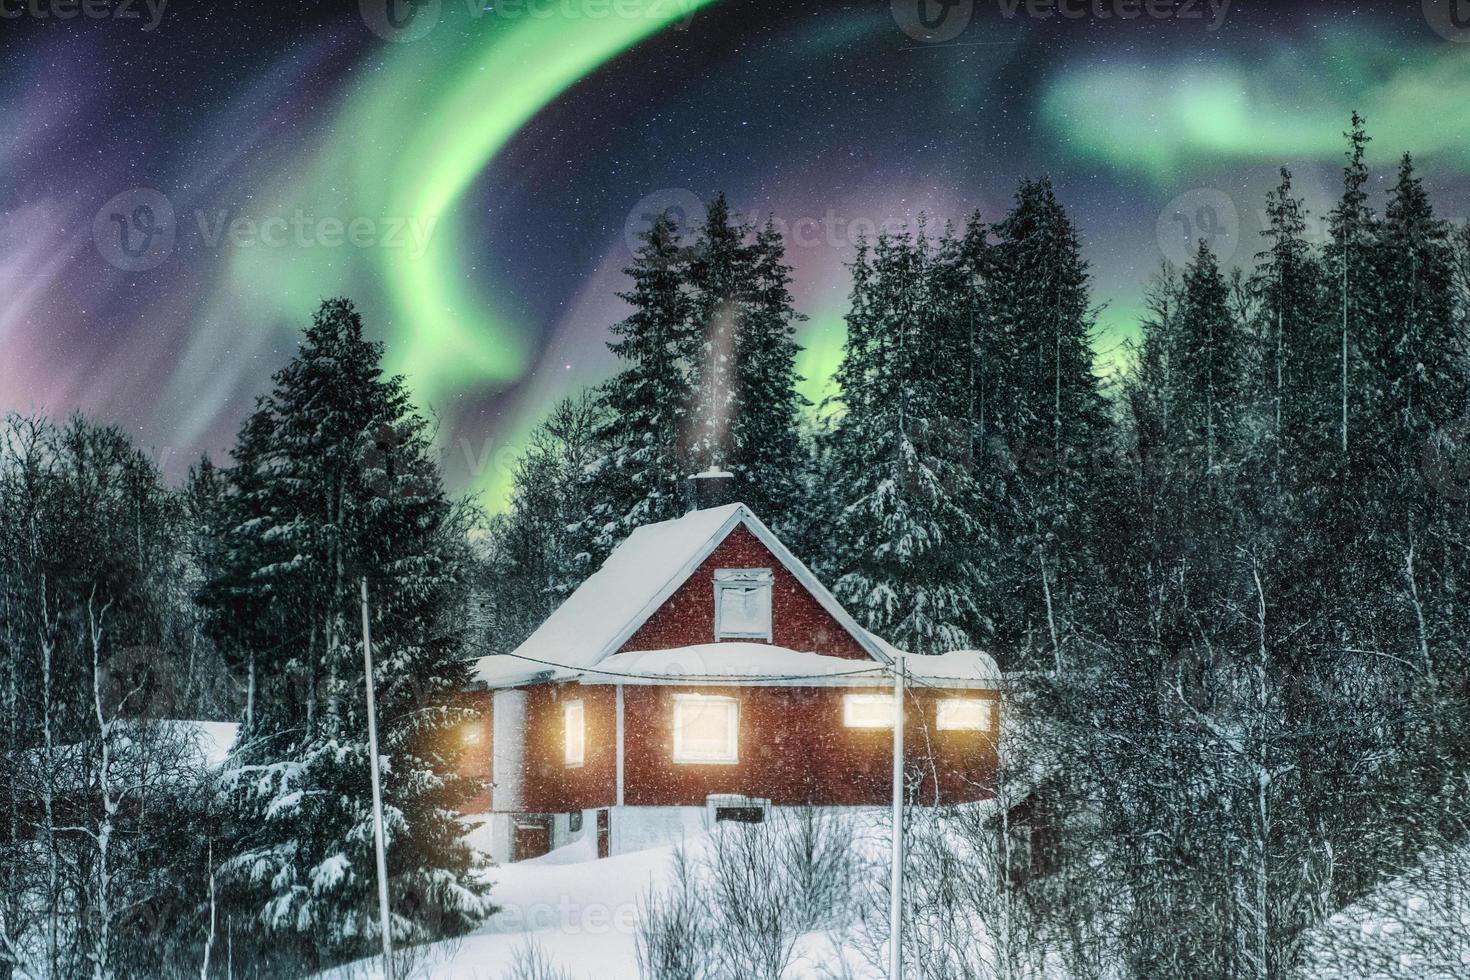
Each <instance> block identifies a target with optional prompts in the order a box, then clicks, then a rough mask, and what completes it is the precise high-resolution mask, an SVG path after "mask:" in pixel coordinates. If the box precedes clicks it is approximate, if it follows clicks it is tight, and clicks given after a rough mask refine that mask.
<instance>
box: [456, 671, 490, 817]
mask: <svg viewBox="0 0 1470 980" xmlns="http://www.w3.org/2000/svg"><path fill="white" fill-rule="evenodd" d="M492 696H493V695H492V693H491V692H490V691H467V692H465V695H464V697H465V700H466V701H467V702H468V706H469V707H471V708H473V709H474V710H475V711H476V712H478V714H477V717H476V718H475V720H474V721H471V722H467V723H466V724H465V725H464V726H463V727H462V728H461V729H460V739H461V742H462V744H461V746H460V754H459V761H458V763H457V764H456V766H455V771H456V772H458V773H459V774H460V775H461V776H468V777H469V778H471V779H476V780H480V781H482V783H483V785H482V788H481V789H480V791H479V792H478V793H476V794H475V795H474V796H473V797H472V798H471V799H469V800H468V801H466V802H465V803H464V804H463V805H462V806H461V809H462V811H463V812H465V813H486V812H488V811H489V809H490V753H491V740H492V734H491V719H492V714H491V710H490V706H491V698H492Z"/></svg>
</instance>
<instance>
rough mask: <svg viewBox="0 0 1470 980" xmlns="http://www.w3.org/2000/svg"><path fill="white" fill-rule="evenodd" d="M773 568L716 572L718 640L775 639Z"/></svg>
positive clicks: (716, 634) (726, 569)
mask: <svg viewBox="0 0 1470 980" xmlns="http://www.w3.org/2000/svg"><path fill="white" fill-rule="evenodd" d="M773 581H774V576H772V575H771V570H770V569H769V568H721V569H719V570H718V571H716V572H715V639H717V640H733V639H750V640H769V639H770V638H771V583H772V582H773Z"/></svg>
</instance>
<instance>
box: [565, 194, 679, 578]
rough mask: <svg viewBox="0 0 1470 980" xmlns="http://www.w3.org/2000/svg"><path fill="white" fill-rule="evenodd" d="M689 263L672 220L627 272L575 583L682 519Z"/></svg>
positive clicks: (662, 223)
mask: <svg viewBox="0 0 1470 980" xmlns="http://www.w3.org/2000/svg"><path fill="white" fill-rule="evenodd" d="M688 260H689V256H688V254H687V252H686V250H685V249H684V247H683V244H682V242H681V241H680V237H679V232H678V228H677V227H676V226H675V224H674V222H673V219H672V218H670V217H669V216H668V215H667V214H662V215H659V216H658V217H657V218H655V219H654V222H653V226H652V227H651V228H649V230H648V231H647V232H645V233H644V236H643V245H642V247H641V248H640V249H639V250H638V254H637V255H636V256H635V257H634V260H633V264H632V265H631V266H629V267H628V268H627V269H626V270H624V271H625V272H626V274H627V275H628V276H629V278H631V279H632V286H631V287H630V288H629V289H628V290H627V291H626V292H622V293H619V294H618V296H619V298H621V299H622V300H623V301H624V302H626V303H627V304H628V305H629V306H631V307H632V308H633V311H632V312H631V313H630V314H629V315H628V316H627V317H626V318H625V319H623V320H622V321H621V322H619V323H617V324H615V325H614V326H613V328H612V332H613V334H614V336H615V337H616V338H617V339H616V340H614V341H612V342H611V343H609V344H608V348H609V349H610V350H611V351H612V352H613V353H614V354H615V355H617V357H618V359H619V361H620V362H621V363H622V365H623V367H622V369H621V370H620V371H619V372H618V373H617V374H616V375H615V376H614V377H613V378H611V379H610V380H609V381H608V382H607V383H606V384H605V385H604V386H603V388H602V395H601V396H602V402H603V405H604V407H605V410H606V414H605V419H606V422H605V425H604V426H603V428H602V429H601V431H600V432H599V434H598V441H599V443H600V444H601V445H602V446H603V452H602V455H601V457H600V458H599V459H598V461H597V462H596V463H595V464H594V465H593V466H592V467H591V468H589V473H588V476H587V479H588V480H589V481H590V485H589V487H588V489H587V492H586V499H588V500H591V501H593V503H592V505H591V510H590V516H588V517H587V518H585V519H583V520H582V521H580V522H579V524H578V527H577V529H576V531H575V532H574V537H575V540H576V541H577V542H578V543H579V547H578V548H577V551H576V552H575V553H576V554H577V556H578V565H577V569H578V571H579V572H580V577H579V580H580V578H585V577H586V576H587V575H590V574H591V573H592V572H593V571H595V570H596V569H597V567H598V566H599V565H600V564H601V562H602V559H604V558H606V557H607V555H608V554H609V553H610V552H611V551H612V549H613V548H614V547H616V546H617V545H618V544H619V543H620V542H621V541H622V540H623V538H625V537H627V535H628V534H629V532H631V531H632V530H633V529H634V528H637V527H639V526H641V525H643V524H650V523H654V522H656V521H662V520H668V519H670V518H673V517H677V516H679V514H680V513H681V512H682V495H681V493H680V481H681V480H682V479H683V478H684V477H685V476H687V475H688V473H689V469H688V460H689V455H688V452H687V438H686V433H687V420H688V418H689V406H690V392H691V387H690V380H689V364H688V353H689V351H690V349H691V346H692V340H693V334H692V331H691V329H690V317H691V310H690V299H689V296H688V294H687V292H686V290H685V286H684V283H685V279H686V277H687V275H688V268H687V264H688Z"/></svg>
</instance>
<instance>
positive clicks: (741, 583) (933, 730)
mask: <svg viewBox="0 0 1470 980" xmlns="http://www.w3.org/2000/svg"><path fill="white" fill-rule="evenodd" d="M896 652H897V651H895V650H894V649H893V648H892V647H890V646H889V645H888V644H886V643H885V642H884V641H882V640H881V639H879V638H878V637H876V636H874V635H873V634H871V633H869V632H867V631H866V630H864V629H863V628H862V627H860V626H859V625H858V624H857V623H856V622H855V621H854V620H853V619H852V617H851V616H850V615H848V613H847V612H846V611H845V610H844V609H843V608H842V606H841V605H840V604H839V603H838V602H837V600H836V599H835V598H833V596H832V594H831V593H830V592H828V591H827V589H826V588H825V587H823V585H822V584H821V583H820V582H818V581H817V579H816V578H815V577H814V576H813V575H812V573H811V572H810V571H809V570H808V569H807V568H806V566H805V565H803V564H802V563H801V562H800V561H798V560H797V559H796V557H795V556H793V555H792V554H791V552H790V551H788V550H787V549H786V547H785V546H784V545H782V544H781V542H780V541H778V540H777V539H776V537H775V535H774V534H772V533H771V531H770V530H769V529H768V528H767V527H766V526H765V525H764V524H762V523H761V522H760V520H759V519H758V518H757V517H756V516H755V515H754V514H753V513H751V511H750V510H749V509H748V508H747V507H746V506H745V505H744V504H739V503H732V504H726V505H724V506H717V507H708V508H704V509H698V510H693V511H691V512H690V513H689V514H687V515H685V516H684V517H681V518H679V519H677V520H672V521H665V522H662V523H659V524H651V525H647V526H645V527H642V528H639V529H638V530H636V531H634V532H633V534H631V535H630V536H629V537H628V539H627V540H626V541H624V542H623V544H622V545H621V546H619V547H618V548H617V550H616V551H614V552H613V553H612V555H611V556H610V557H609V558H608V559H607V561H606V562H605V563H604V564H603V566H602V568H601V569H600V570H599V571H598V572H596V573H595V574H594V575H592V576H591V577H590V578H589V579H587V581H586V582H585V583H583V584H582V586H581V587H580V588H579V589H577V591H576V592H574V593H573V594H572V595H571V596H569V597H568V598H567V600H566V601H565V602H564V603H562V605H561V606H560V607H559V608H558V609H557V610H556V611H555V612H554V613H553V614H552V615H551V616H550V618H548V619H547V620H546V622H545V623H543V624H542V626H541V627H540V628H539V629H538V630H536V632H535V633H534V634H532V635H531V637H530V638H529V639H527V640H526V642H525V643H523V644H522V645H521V646H520V647H519V648H518V649H517V650H516V651H515V652H514V653H513V654H510V655H500V656H490V657H484V658H482V659H481V660H480V661H479V662H478V664H477V669H476V676H477V680H478V682H479V683H480V684H482V685H483V686H484V689H485V691H484V697H485V699H486V701H487V705H486V707H487V709H488V710H487V712H486V718H485V721H484V724H483V727H482V729H481V730H480V731H479V732H477V733H473V734H472V736H471V738H472V742H473V745H472V746H471V748H472V751H471V752H469V753H467V764H468V765H470V766H473V767H474V770H475V771H476V772H477V773H479V774H484V773H486V772H488V774H489V776H490V791H489V794H488V799H484V800H482V801H481V804H480V805H481V807H482V808H483V809H484V810H486V811H488V812H489V814H490V823H491V827H490V839H491V853H492V854H493V856H494V857H495V858H496V859H497V860H501V861H508V860H519V859H522V858H525V857H531V856H535V855H537V854H540V853H544V852H545V851H546V850H548V849H549V848H552V847H559V846H561V845H563V844H565V843H569V842H571V841H573V840H576V839H578V838H580V837H582V836H583V835H586V834H594V833H595V834H596V835H597V836H596V841H597V849H598V853H599V854H601V855H607V854H610V853H620V852H623V851H628V850H634V849H637V848H639V847H644V846H649V845H651V844H654V843H658V842H662V841H664V840H667V839H669V838H671V837H676V836H677V835H678V834H679V833H681V832H682V831H684V830H687V829H693V828H694V827H696V826H698V824H699V823H702V822H704V821H709V820H720V819H739V820H760V819H763V818H764V816H765V815H766V814H767V813H768V812H769V810H770V808H771V807H773V806H775V807H780V806H798V805H819V806H876V805H886V804H888V803H889V802H890V799H891V778H892V776H891V774H892V768H891V767H892V752H893V747H892V741H891V740H892V727H893V721H892V719H893V714H894V711H893V695H892V674H891V672H890V671H889V670H888V669H887V668H888V665H889V664H890V663H891V662H892V660H893V656H894V654H895V653H896ZM907 662H908V665H909V673H910V676H911V677H913V678H914V679H915V681H916V683H915V684H914V685H913V686H912V687H910V690H909V695H908V699H907V701H906V705H907V707H906V708H905V747H906V750H907V752H906V755H907V761H908V769H909V773H910V793H911V798H912V800H913V802H916V803H927V804H934V803H938V804H948V803H956V802H963V801H970V800H977V799H984V798H986V797H988V796H989V795H990V789H989V787H990V786H991V784H992V777H993V773H994V771H995V765H996V736H997V732H998V730H999V714H998V712H999V701H998V689H999V675H998V673H997V671H996V668H995V664H994V662H993V661H992V660H991V659H990V658H989V657H988V656H986V655H985V654H983V653H978V652H976V651H957V652H954V653H949V654H944V655H942V656H936V657H909V658H907Z"/></svg>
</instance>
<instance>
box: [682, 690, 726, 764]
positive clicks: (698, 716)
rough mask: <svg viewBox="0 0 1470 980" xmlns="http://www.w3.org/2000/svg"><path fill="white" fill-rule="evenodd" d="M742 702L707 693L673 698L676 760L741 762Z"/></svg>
mask: <svg viewBox="0 0 1470 980" xmlns="http://www.w3.org/2000/svg"><path fill="white" fill-rule="evenodd" d="M739 732H740V702H739V701H736V700H735V699H734V698H722V697H715V696H712V695H707V694H676V695H674V761H675V762H716V763H731V762H738V761H739V759H740V753H739V746H738V742H739Z"/></svg>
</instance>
